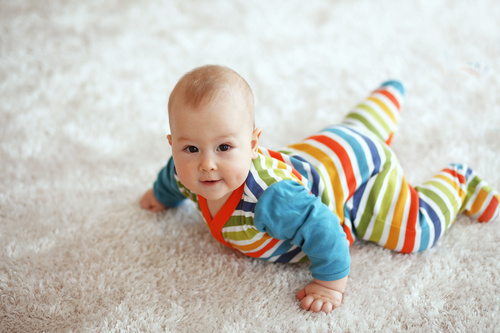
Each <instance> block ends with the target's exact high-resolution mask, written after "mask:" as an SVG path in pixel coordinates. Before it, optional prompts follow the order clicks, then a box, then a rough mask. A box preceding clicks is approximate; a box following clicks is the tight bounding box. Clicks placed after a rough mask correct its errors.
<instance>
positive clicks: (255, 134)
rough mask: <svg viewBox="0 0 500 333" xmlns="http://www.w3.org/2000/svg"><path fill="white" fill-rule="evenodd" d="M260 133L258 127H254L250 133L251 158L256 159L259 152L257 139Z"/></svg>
mask: <svg viewBox="0 0 500 333" xmlns="http://www.w3.org/2000/svg"><path fill="white" fill-rule="evenodd" d="M261 134H262V130H261V129H260V128H256V129H255V130H254V131H253V133H252V143H251V145H252V159H256V158H257V156H258V154H259V139H260V135H261Z"/></svg>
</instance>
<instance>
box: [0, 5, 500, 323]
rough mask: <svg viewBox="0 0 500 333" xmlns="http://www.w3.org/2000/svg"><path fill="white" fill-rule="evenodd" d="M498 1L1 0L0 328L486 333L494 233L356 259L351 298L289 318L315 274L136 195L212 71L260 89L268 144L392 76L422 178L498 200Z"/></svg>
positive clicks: (462, 222)
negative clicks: (172, 118)
mask: <svg viewBox="0 0 500 333" xmlns="http://www.w3.org/2000/svg"><path fill="white" fill-rule="evenodd" d="M499 17H500V2H499V1H497V0H479V1H475V2H466V1H463V2H457V1H451V0H450V1H446V0H422V1H411V2H410V1H397V2H395V1H390V0H381V1H368V0H354V1H348V0H332V1H327V0H323V1H321V0H318V1H309V2H304V1H288V0H281V1H275V0H270V1H243V0H238V1H224V0H214V1H201V0H200V1H155V0H144V1H132V0H129V1H118V0H115V1H98V0H90V1H76V0H68V1H64V0H44V1H29V0H1V1H0V29H1V30H0V57H1V58H0V168H1V169H0V170H1V172H0V331H1V332H335V331H339V332H367V331H388V332H400V331H406V330H408V331H416V332H419V331H425V332H438V331H450V332H491V331H499V330H500V328H499V327H500V286H499V285H500V282H499V281H500V264H499V259H500V246H499V245H500V225H499V221H497V223H490V224H479V223H476V222H474V221H471V220H470V219H468V218H467V217H464V216H461V217H459V218H458V219H457V221H456V223H455V225H454V226H453V228H452V230H451V231H450V232H449V233H448V234H446V235H445V237H444V239H442V240H441V241H440V242H439V243H438V244H437V246H436V247H435V248H433V249H431V250H429V251H427V252H425V253H422V254H417V255H401V254H395V253H392V252H391V251H389V250H385V249H382V248H379V247H377V246H375V245H372V244H368V243H356V244H355V245H354V246H353V247H352V248H351V254H352V268H351V274H350V282H349V285H348V289H347V292H346V296H345V304H344V306H343V307H341V308H340V309H337V310H335V311H334V312H333V313H332V314H330V315H325V314H322V313H320V314H314V313H310V312H306V311H303V310H302V309H301V308H300V305H299V302H298V301H297V299H296V297H295V294H296V292H297V291H298V290H299V289H300V288H301V287H302V286H303V285H304V284H305V283H307V282H308V281H309V279H310V276H309V272H308V267H307V265H282V264H269V263H264V262H261V261H258V260H255V259H250V258H247V257H244V256H243V255H239V254H236V253H234V252H232V251H231V250H229V249H226V248H224V247H223V246H222V245H220V244H218V243H217V242H216V241H215V240H214V239H212V236H211V235H210V233H209V232H208V229H207V228H206V227H205V225H204V224H203V222H202V220H201V218H200V216H199V215H198V213H197V212H196V210H195V209H194V207H193V206H192V205H190V204H186V205H184V206H182V207H181V208H180V209H177V210H172V211H168V212H165V213H161V214H158V215H154V214H151V213H148V212H145V211H142V210H141V209H140V208H139V205H138V200H139V198H140V197H141V195H142V194H143V192H144V191H145V190H146V189H147V188H148V187H149V186H151V184H152V182H153V180H154V179H155V177H156V174H157V172H158V170H159V169H160V168H161V167H162V166H163V164H164V163H165V162H166V160H167V158H168V157H169V154H170V150H169V146H168V144H167V141H166V139H165V135H166V134H167V131H168V120H167V112H166V101H167V98H168V94H169V92H170V90H171V89H172V88H173V86H174V84H175V82H176V81H177V80H178V78H179V77H180V76H181V75H182V74H183V73H185V72H186V71H188V70H190V69H192V68H193V67H196V66H199V65H203V64H207V63H216V64H222V65H227V66H229V67H231V68H233V69H235V70H236V71H238V72H239V73H241V74H242V75H243V76H244V77H245V78H246V79H247V80H248V82H249V83H250V84H251V86H252V87H253V90H254V93H255V95H256V101H257V114H256V117H257V124H258V126H259V127H261V128H262V129H263V131H264V132H263V133H264V134H263V139H262V145H263V146H267V147H269V148H275V149H276V148H279V147H281V146H284V145H286V144H289V143H292V142H294V141H295V140H299V139H302V138H303V137H305V136H307V135H310V134H312V133H314V132H315V131H316V130H319V129H321V128H322V127H323V126H325V125H326V124H328V123H334V122H339V121H340V120H341V119H342V117H343V116H344V115H345V114H346V113H347V112H348V110H349V109H350V108H351V107H353V106H354V105H355V104H356V103H357V102H358V101H359V100H361V99H362V98H364V97H365V96H366V95H367V94H368V92H369V91H370V90H371V89H373V88H375V87H376V86H377V85H378V84H379V83H380V82H382V81H383V80H385V79H388V78H398V79H401V80H402V81H403V82H405V83H406V87H407V91H408V99H407V104H406V107H405V109H404V111H403V115H402V121H401V124H400V127H399V131H398V133H397V134H396V136H395V139H394V144H393V147H394V149H395V151H396V152H397V153H398V156H399V159H400V161H401V163H402V165H403V167H404V168H405V170H406V174H407V178H408V179H409V180H410V181H411V182H412V183H413V184H418V183H420V182H423V181H425V180H426V179H427V178H428V177H430V176H432V175H433V174H434V173H435V172H437V171H438V170H440V169H441V168H442V167H444V166H445V165H446V164H448V163H449V162H463V163H467V164H470V165H471V166H472V167H474V168H475V169H476V170H477V171H478V173H479V174H480V175H482V176H483V177H484V178H485V179H487V180H489V182H490V184H491V185H492V186H493V187H496V188H497V189H499V188H500V94H499V91H500V30H499V29H498V18H499Z"/></svg>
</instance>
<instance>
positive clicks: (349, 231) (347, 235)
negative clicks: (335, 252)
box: [342, 223, 354, 246]
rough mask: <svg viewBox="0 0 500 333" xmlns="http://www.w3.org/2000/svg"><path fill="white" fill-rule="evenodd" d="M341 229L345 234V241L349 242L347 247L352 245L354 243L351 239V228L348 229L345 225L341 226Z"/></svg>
mask: <svg viewBox="0 0 500 333" xmlns="http://www.w3.org/2000/svg"><path fill="white" fill-rule="evenodd" d="M342 229H344V232H345V235H346V238H347V241H348V242H349V246H351V245H352V243H354V237H352V231H351V228H349V227H348V226H347V225H346V224H345V223H344V225H343V226H342Z"/></svg>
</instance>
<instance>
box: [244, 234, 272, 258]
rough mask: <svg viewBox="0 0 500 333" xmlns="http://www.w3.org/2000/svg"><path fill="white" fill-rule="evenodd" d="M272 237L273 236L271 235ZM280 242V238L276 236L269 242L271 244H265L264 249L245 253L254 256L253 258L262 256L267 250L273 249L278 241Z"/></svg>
mask: <svg viewBox="0 0 500 333" xmlns="http://www.w3.org/2000/svg"><path fill="white" fill-rule="evenodd" d="M270 238H271V237H270ZM278 242H279V240H278V239H276V238H271V241H270V242H269V244H267V245H266V246H264V247H263V248H262V249H260V250H259V251H257V252H252V253H244V254H245V255H247V256H249V257H253V258H260V257H262V255H263V254H264V253H266V252H267V251H269V250H270V249H272V248H273V247H274V246H275V245H276V244H277V243H278Z"/></svg>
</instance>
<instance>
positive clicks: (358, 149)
mask: <svg viewBox="0 0 500 333" xmlns="http://www.w3.org/2000/svg"><path fill="white" fill-rule="evenodd" d="M328 131H329V132H331V133H334V134H336V135H338V136H340V137H341V138H342V139H344V140H345V141H346V142H347V143H348V144H349V145H350V146H351V148H352V150H353V151H354V155H355V156H356V162H357V166H358V169H359V172H360V174H361V182H362V183H365V182H366V181H367V180H368V177H369V176H370V170H369V168H368V162H367V160H366V154H365V151H364V150H363V147H362V146H361V144H360V143H359V140H358V139H356V138H355V137H354V136H353V134H352V133H354V134H358V133H357V132H355V131H353V130H352V129H350V128H349V127H347V126H339V127H338V128H330V129H329V130H328ZM346 131H349V132H351V133H346ZM354 162H355V161H351V163H352V164H353V167H354Z"/></svg>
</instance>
